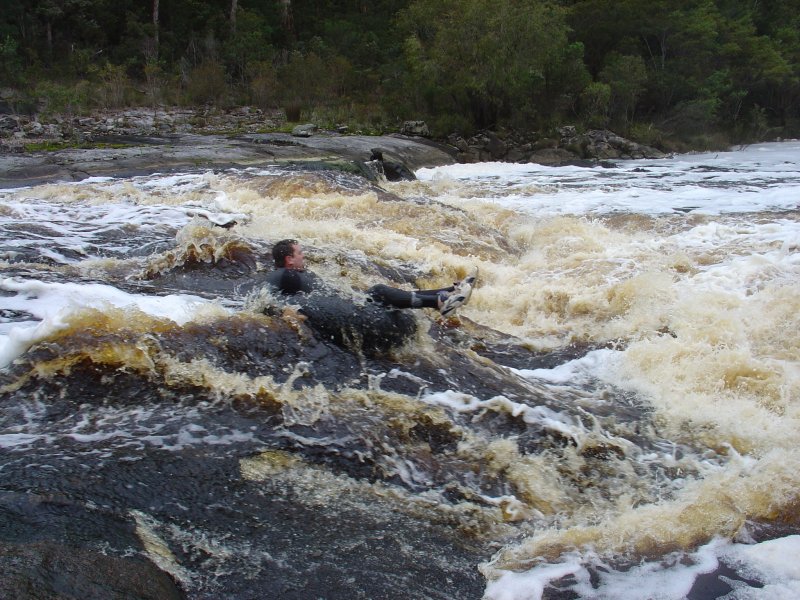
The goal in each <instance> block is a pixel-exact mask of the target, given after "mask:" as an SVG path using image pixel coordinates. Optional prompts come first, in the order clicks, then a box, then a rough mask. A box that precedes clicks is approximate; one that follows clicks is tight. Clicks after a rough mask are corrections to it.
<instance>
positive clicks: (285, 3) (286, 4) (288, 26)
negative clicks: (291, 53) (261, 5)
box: [280, 0, 294, 40]
mask: <svg viewBox="0 0 800 600" xmlns="http://www.w3.org/2000/svg"><path fill="white" fill-rule="evenodd" d="M280 3H281V25H282V26H283V30H284V31H285V32H286V37H287V39H290V40H291V39H294V17H292V0H280Z"/></svg>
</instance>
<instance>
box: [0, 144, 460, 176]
mask: <svg viewBox="0 0 800 600" xmlns="http://www.w3.org/2000/svg"><path fill="white" fill-rule="evenodd" d="M106 141H107V142H108V143H109V144H114V147H105V148H89V149H78V148H75V149H65V150H57V151H51V152H31V153H23V154H16V153H3V154H0V188H11V187H20V186H27V185H38V184H42V183H48V182H55V181H80V180H82V179H86V178H87V177H100V176H106V177H108V176H119V177H128V176H134V175H147V174H151V173H165V172H175V171H184V172H185V171H193V170H207V169H224V168H230V167H252V166H263V165H268V164H282V163H283V164H285V163H287V162H294V161H311V160H324V159H346V160H351V161H367V160H369V157H370V152H371V150H372V148H380V149H381V150H382V151H383V152H384V156H385V157H386V158H390V159H393V160H398V161H400V162H402V163H403V164H405V165H406V166H407V167H408V168H409V169H412V170H414V169H417V168H420V167H422V166H439V165H445V164H452V163H454V162H455V159H454V157H453V155H452V154H451V150H452V149H451V148H450V147H448V146H445V145H441V144H436V143H434V142H430V141H428V140H425V139H422V138H410V137H404V136H394V135H388V136H342V135H333V134H318V135H314V136H312V137H308V138H298V137H294V136H291V135H289V134H281V133H274V134H250V135H244V136H238V137H226V136H221V135H189V134H186V135H175V136H167V137H114V138H109V139H108V140H106Z"/></svg>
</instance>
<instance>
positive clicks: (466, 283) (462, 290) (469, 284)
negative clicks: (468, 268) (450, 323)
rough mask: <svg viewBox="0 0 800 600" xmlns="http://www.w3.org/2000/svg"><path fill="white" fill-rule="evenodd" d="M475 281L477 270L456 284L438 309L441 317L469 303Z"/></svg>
mask: <svg viewBox="0 0 800 600" xmlns="http://www.w3.org/2000/svg"><path fill="white" fill-rule="evenodd" d="M477 279H478V269H477V268H476V269H475V270H474V271H473V272H472V273H471V274H470V275H468V276H467V277H465V278H464V279H462V280H461V281H459V282H458V284H457V285H456V287H455V289H454V290H453V291H452V292H450V294H449V295H448V296H447V298H445V300H444V302H443V303H442V307H441V308H440V309H439V312H440V313H441V314H442V316H443V317H446V316H448V315H449V314H450V313H452V312H453V311H454V310H455V309H457V308H459V307H461V306H464V305H465V304H466V303H467V302H469V298H470V296H472V288H473V287H474V285H475V281H476V280H477Z"/></svg>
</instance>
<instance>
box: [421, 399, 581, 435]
mask: <svg viewBox="0 0 800 600" xmlns="http://www.w3.org/2000/svg"><path fill="white" fill-rule="evenodd" d="M421 400H422V401H423V402H425V403H426V404H434V405H437V406H443V407H446V408H450V409H452V410H455V411H456V412H462V413H464V412H477V411H479V410H492V411H496V412H506V413H508V414H510V415H511V416H513V417H519V416H521V417H522V420H523V421H524V422H525V423H528V424H538V425H541V426H542V427H544V428H546V429H551V430H553V431H557V432H559V433H562V434H564V435H566V436H568V437H572V438H575V439H578V438H580V437H581V436H582V433H583V432H584V428H583V426H582V425H581V424H580V423H579V422H578V421H576V420H575V419H573V418H572V417H571V416H569V415H566V414H563V413H559V412H556V411H554V410H552V409H551V408H548V407H546V406H528V405H527V404H521V403H519V402H513V401H511V400H509V399H508V398H506V397H505V396H495V397H493V398H489V399H488V400H480V399H479V398H476V397H475V396H472V395H471V394H465V393H463V392H456V391H453V390H446V391H444V392H436V393H433V394H426V395H424V396H422V398H421Z"/></svg>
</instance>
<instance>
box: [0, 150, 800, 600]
mask: <svg viewBox="0 0 800 600" xmlns="http://www.w3.org/2000/svg"><path fill="white" fill-rule="evenodd" d="M798 157H800V143H798V142H793V141H789V142H780V143H769V144H760V145H753V146H749V147H746V148H743V149H737V150H734V151H730V152H720V153H713V154H692V155H679V156H675V157H671V158H666V159H659V160H642V161H621V162H617V163H615V164H613V165H605V166H603V167H601V166H597V167H593V168H589V167H578V166H575V167H567V166H565V167H545V166H539V165H533V164H526V165H520V164H500V163H481V164H471V165H451V166H443V167H437V168H430V169H420V170H418V171H417V172H416V175H417V180H416V181H410V182H398V183H384V184H382V185H381V186H380V187H377V186H375V185H374V184H371V183H369V182H367V181H366V180H364V179H363V178H361V177H359V176H357V175H354V174H348V173H343V172H338V171H320V170H310V169H309V170H304V169H302V168H298V167H285V166H284V167H279V166H265V167H260V168H242V169H226V170H218V171H197V172H186V173H181V174H169V175H166V174H165V175H157V174H156V175H151V176H146V177H125V178H114V177H103V178H90V179H86V180H83V181H80V182H70V183H51V184H47V185H36V186H30V187H20V188H11V189H3V190H0V260H2V269H3V272H2V273H0V336H1V337H0V364H1V365H2V369H3V370H2V372H0V385H2V388H0V392H2V395H0V448H1V449H2V454H0V561H5V562H0V564H3V565H4V570H6V571H8V572H13V577H11V579H9V580H8V581H9V582H10V583H6V584H4V585H6V586H7V588H3V587H0V591H5V592H6V594H7V595H9V594H8V591H7V590H8V589H11V587H13V586H16V588H15V589H16V590H17V595H16V596H13V597H18V598H36V597H61V596H59V595H58V593H66V592H65V591H64V590H65V589H68V588H70V586H72V588H77V589H82V590H83V591H84V597H98V598H99V597H109V598H111V597H139V598H149V597H153V598H155V597H159V596H161V597H166V596H165V595H164V593H163V590H162V592H159V591H157V590H156V591H154V590H150V589H145V588H143V587H139V588H136V590H135V593H134V592H131V589H133V588H135V587H136V585H135V584H134V583H131V582H127V583H126V582H125V581H124V577H122V576H121V575H120V573H130V572H132V571H136V570H137V569H138V570H140V571H141V572H142V573H144V572H146V571H145V569H146V568H151V567H152V566H153V565H155V567H157V570H158V572H160V573H166V574H168V575H169V579H168V580H166V581H165V582H164V583H163V585H164V586H166V587H168V588H169V587H170V586H171V585H174V587H172V588H170V589H171V590H172V591H173V592H174V593H175V594H176V597H186V598H198V599H205V598H209V599H210V598H222V597H224V598H242V599H244V598H281V599H283V598H326V599H328V600H336V599H344V598H347V599H351V598H370V599H378V598H393V599H397V598H409V599H411V598H414V599H420V598H436V599H438V598H452V599H459V600H467V599H469V598H476V599H477V598H481V597H484V598H486V599H487V600H529V599H538V598H549V599H556V598H565V599H566V598H597V599H612V598H614V599H617V598H624V599H642V600H644V599H650V598H664V599H681V598H690V599H694V600H699V599H710V598H723V597H724V598H737V599H743V598H770V599H775V598H786V599H789V598H796V597H798V596H799V595H800V570H799V569H798V566H797V560H796V557H797V556H798V555H800V492H798V490H800V366H799V364H798V359H800V337H798V333H797V332H798V329H799V328H798V325H800V317H799V316H798V314H800V312H799V311H798V309H799V308H800V163H798ZM286 237H292V238H297V239H299V240H301V241H302V243H303V245H304V247H305V248H306V255H307V261H308V263H309V264H310V268H311V269H312V270H314V271H315V272H316V273H318V274H319V275H320V276H322V277H323V278H324V279H325V280H326V281H328V282H329V284H330V285H331V286H332V287H333V288H335V289H336V290H337V292H338V293H339V294H341V295H344V296H347V297H352V298H353V301H354V302H355V303H356V304H360V303H363V302H364V292H363V290H365V289H367V288H368V287H370V286H371V285H372V284H375V283H390V284H392V285H398V286H401V287H405V288H407V289H411V287H412V286H413V285H418V286H421V287H426V286H427V287H434V286H436V287H439V286H441V285H447V284H449V283H450V282H452V281H455V280H457V279H459V278H460V277H463V276H464V275H465V274H466V273H468V272H469V271H470V269H472V268H473V267H478V268H479V270H480V277H479V281H478V285H477V287H476V290H475V292H474V293H473V295H472V298H471V300H470V302H469V304H468V305H467V306H465V307H463V308H462V309H461V310H460V311H459V312H458V314H457V316H456V317H454V318H449V319H441V318H438V315H437V314H436V313H435V312H434V311H430V310H420V311H413V314H414V318H415V319H416V322H417V329H418V332H417V335H416V336H415V337H414V338H413V339H412V340H410V341H409V342H407V343H406V344H405V345H404V346H403V347H400V348H394V349H392V350H390V351H388V352H387V351H381V352H371V351H370V350H369V349H368V348H367V349H364V348H360V347H358V344H357V343H356V344H353V343H351V344H349V345H346V346H344V347H343V346H341V345H337V344H335V343H333V342H332V341H331V340H329V339H326V338H325V336H324V335H321V334H320V333H319V332H317V331H315V330H314V329H313V328H311V327H309V326H308V324H307V323H306V322H304V319H303V317H302V315H300V314H298V312H297V311H296V310H295V309H293V307H292V306H285V303H283V302H282V301H281V300H280V299H277V298H275V297H273V296H272V295H271V294H269V293H268V292H266V291H265V289H264V287H263V280H264V276H265V274H266V273H267V272H268V271H269V269H270V268H271V267H270V260H269V249H270V247H271V244H272V243H274V242H275V241H277V240H279V239H282V238H286ZM43 553H48V556H55V557H58V560H57V561H52V562H54V563H56V564H59V565H62V567H63V566H64V565H69V566H70V568H71V570H72V571H77V572H78V575H74V576H71V577H73V579H70V580H69V581H67V582H66V583H65V580H64V578H63V577H61V578H59V576H58V568H55V567H48V566H47V565H46V564H45V561H42V560H38V559H37V558H36V557H37V556H41V555H42V554H43ZM20 557H23V558H24V560H23V558H20ZM792 557H795V558H792ZM59 561H60V562H59ZM20 565H23V566H22V567H20ZM12 567H13V568H12ZM64 568H66V567H64ZM98 573H102V575H98ZM143 577H144V576H143ZM70 582H71V583H70ZM23 585H24V586H25V589H27V590H28V592H25V591H19V590H20V589H22V588H21V587H20V586H23ZM159 585H161V584H159ZM126 586H127V587H126ZM164 589H166V588H164ZM59 590H60V592H59ZM129 592H130V593H131V594H133V595H125V594H127V593H129ZM47 594H51V595H50V596H48V595H47ZM92 594H94V596H93V595H92ZM115 594H116V595H115ZM9 597H12V596H9ZM64 597H66V596H64Z"/></svg>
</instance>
